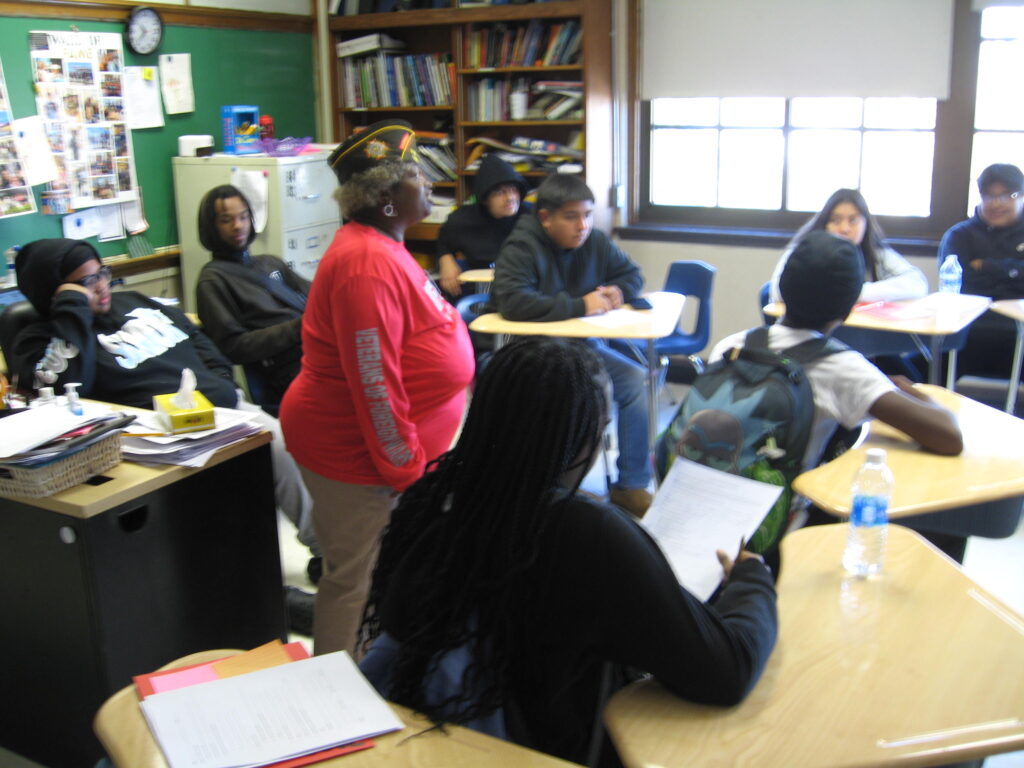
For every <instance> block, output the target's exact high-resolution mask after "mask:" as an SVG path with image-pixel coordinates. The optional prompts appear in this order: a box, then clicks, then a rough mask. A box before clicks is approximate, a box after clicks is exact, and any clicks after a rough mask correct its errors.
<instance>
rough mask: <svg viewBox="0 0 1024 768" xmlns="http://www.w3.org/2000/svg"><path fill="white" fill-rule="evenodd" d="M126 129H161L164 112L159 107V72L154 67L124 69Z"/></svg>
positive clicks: (123, 85) (123, 87) (123, 86)
mask: <svg viewBox="0 0 1024 768" xmlns="http://www.w3.org/2000/svg"><path fill="white" fill-rule="evenodd" d="M121 85H122V90H123V91H124V103H125V107H126V109H125V115H126V116H127V118H128V127H129V128H131V129H132V130H135V129H136V128H162V127H163V125H164V111H163V108H162V107H161V106H160V70H159V69H157V68H156V67H125V68H124V78H123V80H122V83H121Z"/></svg>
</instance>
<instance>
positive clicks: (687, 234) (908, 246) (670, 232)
mask: <svg viewBox="0 0 1024 768" xmlns="http://www.w3.org/2000/svg"><path fill="white" fill-rule="evenodd" d="M615 235H616V236H618V237H620V238H622V239H623V240H649V241H656V242H663V243H703V244H706V245H728V246H740V247H744V248H772V249H776V250H780V251H781V250H782V249H783V248H785V247H786V244H787V243H788V242H789V241H790V238H792V237H793V233H792V232H783V231H779V230H767V229H739V228H735V227H693V226H679V225H673V224H642V223H641V224H630V225H628V226H625V227H616V228H615ZM887 241H888V243H889V244H890V245H891V246H892V247H893V248H895V249H896V250H897V251H898V252H899V253H901V254H903V255H904V256H931V257H933V258H934V257H935V256H936V254H937V252H938V249H939V241H938V240H933V239H930V238H921V237H889V238H887Z"/></svg>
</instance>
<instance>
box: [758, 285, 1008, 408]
mask: <svg viewBox="0 0 1024 768" xmlns="http://www.w3.org/2000/svg"><path fill="white" fill-rule="evenodd" d="M940 301H941V302H944V303H945V304H946V305H947V306H944V307H943V308H942V309H936V308H935V307H936V306H937V304H936V302H940ZM875 303H877V302H872V303H871V304H875ZM886 303H887V304H892V305H894V306H895V307H901V308H906V311H907V313H908V316H907V317H906V318H903V319H895V318H886V317H880V316H879V315H877V314H875V313H874V312H872V311H871V309H870V308H869V307H870V305H868V307H866V308H865V309H858V308H856V307H854V310H853V312H851V313H850V316H849V317H848V318H846V320H844V321H843V325H845V326H848V327H850V328H861V329H864V330H869V331H886V332H891V333H905V334H908V335H909V336H910V337H911V338H912V339H913V340H914V344H915V345H916V346H917V348H918V349H919V350H920V351H921V353H922V354H924V355H925V357H927V358H929V360H928V381H929V382H930V383H931V384H938V383H939V371H940V368H941V363H942V355H941V348H942V339H943V338H944V337H945V336H952V335H953V334H955V333H959V332H960V331H962V330H963V329H964V328H966V327H967V326H968V325H970V324H971V323H973V322H974V321H975V320H977V319H978V317H980V316H981V314H982V313H983V312H984V311H985V310H986V309H988V307H989V304H990V300H989V299H988V298H987V297H985V296H974V295H972V294H969V293H957V294H937V293H933V294H931V295H929V296H925V297H924V298H921V299H907V300H904V301H892V302H886ZM918 305H921V307H922V308H921V312H920V313H917V312H916V311H915V308H916V307H917V306H918ZM785 311H786V305H785V304H783V303H782V302H781V301H777V302H773V303H772V304H768V305H767V306H766V307H764V313H765V314H766V315H769V316H771V317H782V315H783V314H785ZM922 336H924V337H927V338H928V339H929V342H928V343H927V344H926V343H925V342H924V341H923V340H922V338H921V337H922ZM859 351H860V352H862V353H863V354H867V355H870V354H874V353H873V352H872V351H871V350H859ZM955 379H956V353H955V352H950V362H949V371H948V372H947V374H946V386H947V387H948V388H949V389H952V388H953V382H954V381H955Z"/></svg>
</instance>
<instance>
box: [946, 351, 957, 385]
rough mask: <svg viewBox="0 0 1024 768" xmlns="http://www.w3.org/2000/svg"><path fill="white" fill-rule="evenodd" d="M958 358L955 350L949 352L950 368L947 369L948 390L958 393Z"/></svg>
mask: <svg viewBox="0 0 1024 768" xmlns="http://www.w3.org/2000/svg"><path fill="white" fill-rule="evenodd" d="M956 356H957V351H956V350H955V349H951V350H949V366H947V368H946V389H948V390H949V391H950V392H956Z"/></svg>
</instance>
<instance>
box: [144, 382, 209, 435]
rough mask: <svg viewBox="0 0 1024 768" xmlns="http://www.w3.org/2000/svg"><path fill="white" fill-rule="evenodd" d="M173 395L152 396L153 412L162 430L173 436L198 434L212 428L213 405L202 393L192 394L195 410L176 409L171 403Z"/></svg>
mask: <svg viewBox="0 0 1024 768" xmlns="http://www.w3.org/2000/svg"><path fill="white" fill-rule="evenodd" d="M174 394H175V393H173V392H172V393H171V394H169V395H153V410H154V411H156V412H157V414H158V415H159V417H160V420H161V422H163V425H164V428H165V429H166V430H167V431H168V432H170V433H171V434H174V435H180V434H182V433H183V432H199V431H200V430H203V429H211V428H212V427H213V426H214V418H213V403H211V402H210V401H209V400H207V399H206V396H205V395H204V394H203V393H202V392H194V393H193V397H195V401H196V407H195V408H178V407H177V406H176V405H174V403H172V402H171V398H173V397H174Z"/></svg>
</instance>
